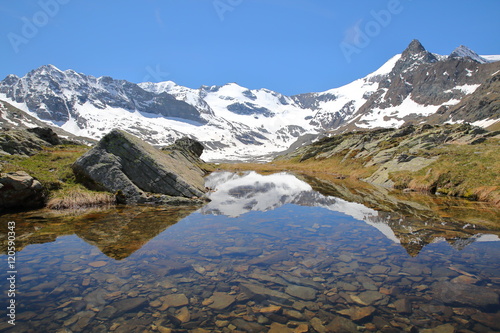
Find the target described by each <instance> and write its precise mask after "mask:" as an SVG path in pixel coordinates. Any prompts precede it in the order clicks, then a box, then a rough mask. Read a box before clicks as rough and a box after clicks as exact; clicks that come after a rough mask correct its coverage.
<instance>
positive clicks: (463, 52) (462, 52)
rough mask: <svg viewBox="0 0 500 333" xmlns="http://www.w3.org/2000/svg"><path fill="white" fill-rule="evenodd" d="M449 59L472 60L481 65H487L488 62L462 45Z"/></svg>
mask: <svg viewBox="0 0 500 333" xmlns="http://www.w3.org/2000/svg"><path fill="white" fill-rule="evenodd" d="M449 58H470V59H472V60H474V61H477V62H478V63H480V64H484V63H487V62H488V60H486V59H484V58H483V57H481V56H480V55H478V54H477V53H476V52H474V51H472V50H471V49H469V48H468V47H467V46H464V45H460V46H459V47H457V48H456V49H455V50H453V52H451V53H450V55H449Z"/></svg>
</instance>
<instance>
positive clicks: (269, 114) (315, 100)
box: [0, 40, 500, 160]
mask: <svg viewBox="0 0 500 333" xmlns="http://www.w3.org/2000/svg"><path fill="white" fill-rule="evenodd" d="M498 59H499V57H491V56H484V57H483V56H479V55H477V54H476V53H475V52H474V51H472V50H470V49H468V48H466V47H464V46H460V47H459V48H457V49H456V50H454V51H453V52H452V53H451V54H450V55H449V56H441V55H437V54H433V53H431V52H429V51H427V50H426V49H425V48H424V47H423V46H422V45H421V44H420V42H418V41H416V40H414V41H412V42H411V43H410V45H409V46H408V47H407V48H406V49H405V50H404V52H403V53H402V54H400V55H395V56H394V57H392V58H391V59H390V60H389V61H388V62H387V63H386V64H384V65H383V66H382V67H380V68H379V69H378V70H376V71H375V72H373V73H371V74H369V75H367V76H366V77H364V78H361V79H359V80H356V81H354V82H352V83H350V84H347V85H345V86H343V87H340V88H335V89H331V90H328V91H325V92H320V93H307V94H301V95H296V96H284V95H282V94H280V93H278V92H274V91H271V90H268V89H256V90H250V89H247V88H244V87H241V86H239V85H237V84H236V83H231V84H226V85H224V86H202V87H200V88H199V89H191V88H187V87H182V86H179V85H177V84H175V83H174V82H171V81H167V82H161V83H151V82H146V83H139V84H134V83H130V82H127V81H124V80H115V79H112V78H110V77H100V78H95V77H92V76H87V75H84V74H81V73H76V72H75V71H72V70H67V71H60V70H59V69H57V68H55V67H54V66H51V65H47V66H42V67H40V68H38V69H36V70H33V71H31V72H30V73H28V74H26V75H25V76H24V77H21V78H20V77H17V76H15V75H9V76H7V78H5V79H4V80H3V81H1V82H0V99H1V100H4V101H7V102H9V103H11V104H12V105H14V106H16V107H19V108H20V109H22V110H23V111H26V112H28V114H29V115H30V116H31V117H33V118H35V119H39V120H44V121H49V122H51V123H52V124H55V125H57V126H60V127H61V128H62V129H65V130H67V131H69V132H71V133H73V134H77V135H82V136H87V137H91V138H94V139H100V138H102V137H103V136H104V135H105V134H106V133H108V132H109V131H111V130H112V129H113V128H121V129H126V130H127V131H129V132H130V133H132V134H134V135H136V136H139V137H141V138H142V139H145V140H147V141H148V142H150V143H152V144H157V145H166V144H171V143H173V142H174V141H175V140H176V139H179V138H181V137H183V136H189V137H191V138H195V139H197V140H198V141H200V142H202V143H203V144H204V145H205V146H206V147H207V149H206V151H205V155H204V158H205V159H207V160H242V159H252V158H255V157H256V156H263V155H268V156H269V154H273V153H276V152H279V151H283V150H286V149H287V148H289V147H290V145H292V144H293V143H294V142H296V141H298V140H299V141H300V142H302V141H304V136H305V135H306V136H311V135H318V134H323V133H325V132H337V133H338V132H346V131H350V130H353V129H376V128H394V127H398V126H401V125H403V124H407V123H418V122H422V121H426V122H429V123H444V122H452V123H453V122H463V121H466V122H472V123H477V124H478V125H481V126H484V127H486V126H490V125H492V124H494V123H495V122H497V120H498V119H499V117H498V100H497V96H498V85H497V83H496V82H497V81H498V75H500V74H499V73H500V62H494V61H493V60H498ZM0 118H2V117H0ZM4 119H5V122H8V121H9V120H11V119H12V117H10V118H8V117H7V118H5V117H4ZM25 121H26V122H30V121H32V120H31V119H27V118H26V120H25ZM23 122H24V120H23Z"/></svg>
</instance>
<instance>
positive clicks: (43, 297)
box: [0, 172, 500, 333]
mask: <svg viewBox="0 0 500 333" xmlns="http://www.w3.org/2000/svg"><path fill="white" fill-rule="evenodd" d="M206 186H207V187H209V188H211V191H210V193H209V197H210V199H211V202H209V203H207V205H205V206H203V207H159V206H156V207H153V206H117V207H111V208H106V209H98V210H89V211H81V212H64V213H61V212H53V211H49V210H38V211H31V212H25V213H17V214H5V215H2V216H0V221H1V228H2V229H1V231H0V240H1V246H2V251H1V253H2V254H1V255H0V258H1V259H0V262H1V263H2V264H1V267H2V276H3V278H2V279H1V281H0V288H1V290H2V292H1V296H0V305H1V307H2V309H3V310H2V311H1V313H2V317H3V318H2V320H1V321H0V332H23V333H24V332H26V333H30V332H33V333H40V332H60V333H63V332H117V333H119V332H198V333H201V332H237V331H241V332H297V333H298V332H319V333H323V332H358V331H359V332H438V333H440V332H446V333H448V332H449V333H451V332H500V305H499V294H500V238H499V235H500V210H499V209H498V208H495V207H494V206H491V205H488V204H486V203H478V202H470V201H465V200H458V199H450V198H445V197H436V196H431V195H423V194H416V193H398V194H397V195H396V194H393V193H391V192H390V191H389V190H379V191H378V192H377V191H372V190H369V189H361V188H355V187H354V188H353V187H349V186H346V185H345V184H344V183H342V181H339V182H338V183H335V182H324V181H321V180H319V179H314V178H311V177H306V176H298V175H293V174H289V173H276V174H268V175H262V174H258V173H256V172H243V173H232V172H215V173H212V174H211V175H210V176H208V177H207V178H206ZM384 191H385V192H384ZM9 222H14V223H10V224H9ZM13 225H15V227H14V228H11V230H12V229H14V230H15V247H16V251H17V252H16V253H15V255H14V256H15V262H14V265H13V266H10V267H9V264H10V263H11V259H9V257H12V256H10V255H9V253H8V251H9V249H8V232H9V231H11V230H9V226H13ZM11 254H12V253H11ZM9 260H10V261H9ZM12 276H13V277H14V279H12ZM12 287H14V289H13V290H12ZM9 290H11V292H9ZM12 293H14V295H13V294H12ZM12 300H14V302H13V301H12ZM11 304H14V310H12V306H11ZM9 306H10V308H11V309H8V307H9ZM9 314H14V316H12V315H11V316H10V317H9ZM13 318H14V320H13ZM9 321H11V323H9ZM12 323H15V325H12Z"/></svg>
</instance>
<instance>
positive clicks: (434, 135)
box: [277, 124, 500, 204]
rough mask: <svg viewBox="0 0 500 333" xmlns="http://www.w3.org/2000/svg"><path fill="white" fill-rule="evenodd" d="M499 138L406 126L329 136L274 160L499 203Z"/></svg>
mask: <svg viewBox="0 0 500 333" xmlns="http://www.w3.org/2000/svg"><path fill="white" fill-rule="evenodd" d="M499 139H500V132H498V131H497V132H490V131H487V130H484V129H482V128H479V127H474V126H471V125H444V126H437V125H434V126H433V125H428V124H427V125H419V126H414V125H408V126H405V127H403V128H401V129H380V130H374V131H369V132H354V133H346V134H342V135H335V136H332V137H327V138H324V139H322V140H319V141H317V142H315V143H313V144H311V145H307V146H304V147H302V148H299V149H297V150H295V151H294V152H291V153H289V154H286V155H283V156H280V157H279V158H277V162H279V163H285V164H286V163H291V164H292V165H297V166H299V167H300V166H302V167H303V168H310V169H317V168H318V167H321V168H323V169H326V170H328V171H330V172H340V173H342V172H343V173H347V174H353V173H357V174H358V175H359V177H362V178H364V180H366V181H368V182H371V183H374V184H378V185H382V186H386V187H398V188H408V189H415V190H425V191H430V192H432V193H435V192H439V193H444V194H453V195H459V196H466V197H470V198H473V199H485V200H489V201H492V202H495V203H497V204H499V203H500V178H499V177H498V174H499V173H498V171H499V170H498V168H499V166H498V163H497V160H498V151H499V148H500V147H499V146H500V140H499ZM479 170H480V171H479Z"/></svg>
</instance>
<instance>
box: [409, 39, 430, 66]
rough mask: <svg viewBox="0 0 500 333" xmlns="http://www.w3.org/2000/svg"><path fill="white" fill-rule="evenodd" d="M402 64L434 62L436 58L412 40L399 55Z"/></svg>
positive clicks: (417, 41)
mask: <svg viewBox="0 0 500 333" xmlns="http://www.w3.org/2000/svg"><path fill="white" fill-rule="evenodd" d="M400 60H401V61H402V62H408V61H420V62H436V61H438V60H437V58H436V57H435V56H434V55H433V54H432V53H430V52H428V51H427V50H426V49H425V47H424V46H423V45H422V43H420V41H419V40H418V39H414V40H412V41H411V43H410V44H409V45H408V47H407V48H406V49H405V50H404V51H403V53H402V54H401V59H400Z"/></svg>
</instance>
